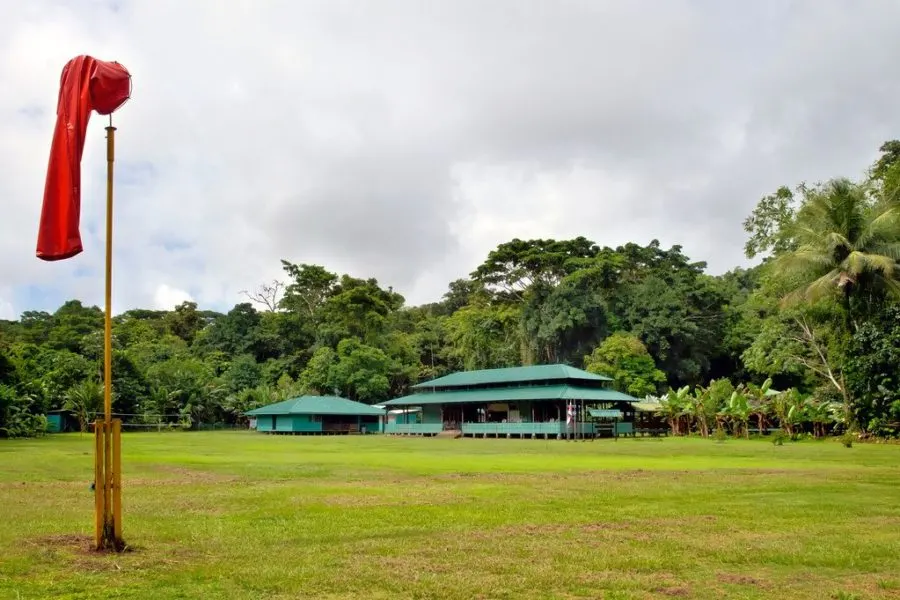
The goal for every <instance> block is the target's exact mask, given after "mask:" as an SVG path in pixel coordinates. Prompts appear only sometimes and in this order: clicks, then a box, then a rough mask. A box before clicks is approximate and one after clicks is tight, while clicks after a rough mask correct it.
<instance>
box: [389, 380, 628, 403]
mask: <svg viewBox="0 0 900 600" xmlns="http://www.w3.org/2000/svg"><path fill="white" fill-rule="evenodd" d="M522 400H532V401H538V402H539V401H552V400H586V401H588V402H637V399H636V398H632V397H631V396H629V395H628V394H623V393H622V392H617V391H616V390H610V389H603V388H586V387H578V386H573V385H565V384H557V385H533V386H525V387H508V388H488V389H483V390H450V391H446V392H430V393H429V392H422V393H418V394H412V395H410V396H404V397H402V398H396V399H394V400H389V401H388V402H385V403H384V405H385V406H419V405H423V404H459V403H471V402H507V401H511V402H515V401H522Z"/></svg>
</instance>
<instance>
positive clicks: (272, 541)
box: [0, 432, 900, 600]
mask: <svg viewBox="0 0 900 600" xmlns="http://www.w3.org/2000/svg"><path fill="white" fill-rule="evenodd" d="M123 448H124V456H125V464H124V470H125V475H124V486H125V493H124V499H125V502H126V507H125V537H126V540H128V541H129V543H131V544H133V545H134V546H135V550H134V551H133V552H129V553H126V554H123V555H118V556H102V555H95V554H92V553H90V552H87V551H85V547H86V545H87V543H88V539H89V536H90V534H91V533H92V529H91V528H92V509H93V503H92V495H91V492H90V491H89V485H90V479H91V477H92V467H91V460H92V455H91V451H92V448H91V438H90V437H89V436H87V435H85V436H83V437H82V436H79V435H77V434H75V435H58V436H50V437H47V438H43V439H38V440H27V441H0V506H2V518H3V520H2V526H0V598H4V599H5V598H23V599H24V598H42V597H52V598H106V597H109V598H136V599H137V598H140V599H148V598H149V599H152V600H163V599H166V598H297V597H317V598H449V599H454V598H459V599H464V598H465V599H468V598H673V597H681V598H722V597H728V598H793V599H798V598H810V599H812V598H816V599H821V598H829V597H833V598H844V599H849V598H860V599H875V598H900V446H874V445H856V446H854V447H853V448H851V449H847V448H844V447H842V446H841V445H840V444H838V443H837V442H835V441H828V442H813V441H809V442H802V443H796V444H790V443H788V444H786V445H785V446H783V447H775V446H773V445H772V444H771V443H769V442H768V441H749V442H745V441H735V440H729V441H727V442H725V443H716V442H713V441H710V440H698V439H662V440H653V439H647V440H640V439H638V440H619V441H618V442H616V441H612V440H609V441H596V442H559V441H549V442H546V441H532V440H469V439H467V440H449V439H448V440H445V439H401V438H385V437H379V436H370V437H342V438H322V437H317V438H311V437H270V436H263V435H258V434H254V433H249V432H215V433H169V434H156V433H145V434H132V435H126V436H125V437H124V439H123Z"/></svg>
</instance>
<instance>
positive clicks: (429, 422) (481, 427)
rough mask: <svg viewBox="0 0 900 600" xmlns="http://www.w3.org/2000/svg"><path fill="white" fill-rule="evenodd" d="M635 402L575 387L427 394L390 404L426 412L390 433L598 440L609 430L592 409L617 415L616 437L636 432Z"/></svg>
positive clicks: (393, 426)
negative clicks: (615, 412)
mask: <svg viewBox="0 0 900 600" xmlns="http://www.w3.org/2000/svg"><path fill="white" fill-rule="evenodd" d="M636 401H637V400H636V399H635V398H632V397H631V396H628V395H627V394H622V393H621V392H617V391H615V390H611V389H606V388H580V387H576V386H572V385H541V386H521V387H508V388H499V389H471V390H453V391H438V392H422V393H417V394H412V395H410V396H405V397H403V398H397V399H395V400H391V401H389V402H386V403H385V405H386V406H389V407H390V406H393V407H402V406H417V407H421V409H422V410H421V413H419V414H420V419H418V420H417V422H415V423H409V422H407V423H402V424H400V423H395V424H391V423H388V424H387V425H386V426H385V433H388V434H400V435H437V434H438V433H440V432H442V431H455V432H458V433H459V434H461V435H462V436H464V437H506V438H542V439H550V438H555V439H564V438H565V439H593V438H594V437H596V436H597V435H600V434H602V433H603V432H604V431H605V430H606V428H605V427H604V426H603V425H602V424H600V423H598V422H597V420H596V419H595V418H594V417H592V416H591V414H590V411H591V410H594V411H596V410H610V411H617V414H620V415H621V417H622V418H621V420H619V421H617V423H616V425H615V427H614V428H613V430H612V433H613V435H621V434H623V433H628V430H629V428H630V427H632V423H631V421H632V420H633V415H634V411H633V409H632V407H631V403H633V402H636Z"/></svg>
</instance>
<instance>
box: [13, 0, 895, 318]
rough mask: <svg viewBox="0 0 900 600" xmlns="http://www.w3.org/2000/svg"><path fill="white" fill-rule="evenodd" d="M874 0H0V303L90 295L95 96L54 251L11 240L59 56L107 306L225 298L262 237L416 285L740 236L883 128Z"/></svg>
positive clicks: (27, 219)
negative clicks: (540, 256) (101, 97)
mask: <svg viewBox="0 0 900 600" xmlns="http://www.w3.org/2000/svg"><path fill="white" fill-rule="evenodd" d="M898 31H900V2H896V1H894V0H852V1H851V0H846V1H840V0H810V1H791V0H782V1H780V2H768V1H760V0H755V1H753V2H729V1H726V0H683V1H682V0H654V1H649V0H648V1H637V0H621V1H618V2H611V1H610V2H607V1H602V0H583V1H577V0H571V1H564V0H558V1H550V0H546V1H544V0H472V1H469V0H444V1H442V2H436V1H427V0H409V1H392V0H377V1H375V0H372V1H363V0H356V1H338V0H322V1H321V2H310V1H298V0H284V1H274V0H272V1H266V0H221V2H217V1H215V0H190V1H188V0H81V1H76V0H68V1H63V0H29V1H28V2H13V1H11V0H4V1H2V2H0V48H2V53H0V90H2V94H0V198H2V203H3V204H2V212H0V318H15V317H17V316H18V315H19V314H20V313H21V312H22V311H24V310H29V309H42V310H55V308H56V307H58V305H59V304H60V303H61V302H62V301H63V300H65V299H67V298H72V297H76V298H79V299H81V300H82V301H83V302H86V303H91V304H100V303H101V302H102V291H103V279H102V265H103V238H102V233H103V227H102V224H103V221H102V219H103V215H104V213H103V200H104V193H103V189H104V188H103V185H104V181H105V179H104V173H105V159H104V153H105V147H104V139H103V138H104V131H103V126H104V118H103V117H100V116H98V115H96V114H95V115H94V116H93V118H92V121H91V124H90V127H89V130H88V140H87V147H86V149H85V153H84V158H83V163H82V169H83V170H82V172H83V177H84V181H83V189H84V192H83V198H82V235H83V239H84V245H85V250H84V252H83V253H82V254H81V255H79V256H78V257H76V258H74V259H71V260H67V261H62V262H56V263H46V262H43V261H40V260H38V259H37V258H36V257H35V254H34V252H35V243H36V236H37V225H38V220H39V215H40V207H41V198H42V194H43V185H44V177H45V172H46V171H45V170H46V166H47V159H48V156H49V149H50V141H51V137H52V133H53V126H54V122H55V118H56V117H55V111H56V100H57V95H58V86H59V76H60V72H61V69H62V67H63V65H64V64H65V63H66V61H68V60H69V59H70V58H72V57H74V56H76V55H78V54H89V55H92V56H95V57H96V58H99V59H101V60H116V61H119V62H121V63H122V64H123V65H125V66H126V67H127V68H128V69H129V70H130V71H131V73H132V76H133V82H134V92H133V98H132V99H131V100H130V101H129V102H128V103H127V104H126V105H125V106H123V107H122V108H121V109H120V110H119V112H117V113H116V114H115V116H114V118H115V124H116V125H117V127H118V134H117V159H118V162H117V168H118V171H117V180H116V184H117V195H116V202H117V204H116V238H115V248H116V255H115V261H116V262H115V278H114V286H115V287H114V309H115V310H116V311H117V312H118V311H121V310H125V309H127V308H132V307H138V306H140V307H153V308H171V307H173V306H174V305H175V304H176V303H178V302H181V301H182V300H184V299H188V298H190V299H194V300H196V301H197V302H198V303H200V305H201V306H203V307H208V308H214V309H219V310H227V309H228V308H230V307H231V306H232V305H233V304H234V303H236V302H238V301H241V296H240V295H239V291H240V290H242V289H246V288H252V287H254V286H256V285H257V284H259V283H261V282H263V281H265V280H270V279H272V278H274V277H280V276H281V270H280V263H279V259H281V258H285V259H288V260H290V261H293V262H298V263H300V262H310V263H317V264H322V265H325V266H326V267H327V268H329V269H331V270H333V271H337V272H349V273H351V274H353V275H356V276H359V277H369V276H375V277H377V278H378V279H379V280H380V281H381V282H382V283H383V284H384V285H392V286H393V287H394V288H395V289H396V290H397V291H399V292H401V293H403V294H404V295H405V296H406V298H407V300H408V301H409V302H410V303H420V302H427V301H432V300H437V299H438V298H439V297H440V296H441V294H442V293H443V292H444V291H445V289H446V284H447V282H448V281H450V280H451V279H455V278H458V277H461V276H465V275H466V274H468V273H469V272H470V271H472V270H473V269H474V268H475V267H476V266H477V265H478V264H479V263H480V262H481V261H482V260H483V259H484V257H485V256H486V254H487V252H488V251H489V250H491V249H492V248H494V247H495V246H496V245H497V244H498V243H501V242H503V241H506V240H509V239H511V238H513V237H521V238H530V237H558V238H565V237H574V236H577V235H584V236H586V237H588V238H590V239H593V240H595V241H596V242H598V243H600V244H603V245H610V246H615V245H618V244H621V243H624V242H627V241H635V242H638V243H642V244H643V243H647V242H649V241H650V240H651V239H653V238H657V239H659V240H660V241H661V242H662V243H663V244H664V245H671V244H681V245H683V246H684V248H685V251H686V252H687V253H688V254H689V256H691V257H692V258H694V259H695V260H706V261H708V263H709V267H710V271H711V272H714V273H718V272H723V271H725V270H727V269H729V268H732V267H733V266H735V265H738V264H744V263H745V261H744V259H743V257H742V246H743V242H744V234H743V231H742V229H741V221H742V220H743V218H744V217H745V216H746V215H747V213H748V212H749V211H750V210H751V209H752V208H753V206H754V205H755V203H756V202H757V200H758V199H759V197H760V196H761V195H763V194H765V193H768V192H770V191H772V190H774V189H775V188H777V187H778V186H779V185H782V184H795V183H797V182H800V181H803V180H806V181H815V180H820V179H823V178H827V177H831V176H835V175H847V176H851V177H856V176H859V175H860V174H861V173H862V172H863V170H864V169H865V168H866V166H867V165H868V164H869V163H870V162H871V161H872V160H873V159H874V158H875V157H876V155H877V148H878V146H879V145H880V144H881V143H882V142H883V141H884V140H886V139H892V138H898V137H900V109H898V106H900V104H898V101H900V71H898V70H897V67H896V65H897V57H898V56H900V36H898V35H897V32H898Z"/></svg>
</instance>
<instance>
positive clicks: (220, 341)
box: [0, 142, 900, 436]
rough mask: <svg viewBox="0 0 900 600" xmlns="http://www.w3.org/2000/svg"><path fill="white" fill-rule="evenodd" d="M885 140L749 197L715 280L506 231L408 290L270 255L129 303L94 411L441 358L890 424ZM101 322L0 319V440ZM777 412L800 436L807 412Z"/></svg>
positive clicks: (352, 389)
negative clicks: (259, 271) (157, 301)
mask: <svg viewBox="0 0 900 600" xmlns="http://www.w3.org/2000/svg"><path fill="white" fill-rule="evenodd" d="M898 148H900V142H888V143H886V144H885V145H884V146H882V149H881V150H882V156H881V158H880V159H879V160H878V161H877V162H876V164H875V165H874V166H873V168H872V169H871V172H870V175H869V176H867V177H866V178H865V179H864V180H863V181H859V182H853V181H849V180H846V179H835V180H833V181H829V182H826V183H823V184H821V185H815V186H807V185H800V186H797V187H796V188H795V189H791V188H788V187H783V188H780V189H779V190H778V191H777V192H776V193H774V194H772V195H769V196H766V197H764V198H763V199H762V200H761V201H760V203H759V204H758V206H757V208H756V209H755V210H754V211H753V213H752V214H751V215H750V216H749V217H748V218H747V220H746V221H745V222H744V226H745V229H746V230H747V232H748V234H749V240H748V242H747V245H746V252H747V255H748V257H751V258H752V257H755V256H758V255H759V256H763V257H764V258H763V260H762V262H761V264H759V265H758V266H756V267H754V268H752V269H735V270H734V271H731V272H728V273H725V274H723V275H719V276H712V275H709V274H707V273H706V265H705V263H702V262H695V261H692V260H691V259H690V258H688V257H687V256H685V254H684V253H683V252H682V249H681V247H679V246H673V247H671V248H668V249H665V248H662V247H660V245H659V243H658V242H656V241H653V242H651V243H650V244H649V245H647V246H641V245H638V244H633V243H632V244H626V245H624V246H621V247H618V248H609V247H603V246H600V245H598V244H595V243H594V242H592V241H590V240H588V239H586V238H583V237H579V238H575V239H572V240H520V239H514V240H511V241H509V242H506V243H503V244H500V245H499V246H498V247H497V248H496V249H495V250H493V251H492V252H490V254H489V255H488V256H487V258H486V260H485V261H484V263H483V264H481V265H480V266H479V267H478V268H477V269H476V270H475V271H474V272H473V273H472V274H471V276H470V277H469V278H466V279H461V280H458V281H454V282H451V283H450V285H449V288H448V291H447V293H446V294H445V295H444V297H443V299H442V300H441V301H440V302H436V303H433V304H427V305H424V306H415V307H409V306H405V302H404V298H403V297H402V296H401V295H400V294H398V293H397V292H395V291H394V290H392V289H390V288H387V289H385V288H384V287H382V286H381V285H380V284H379V282H378V281H376V280H375V279H358V278H355V277H352V276H350V275H339V274H337V273H332V272H330V271H328V270H327V268H325V267H323V266H319V265H309V264H293V263H290V262H288V261H282V265H283V268H284V272H285V281H284V282H278V281H277V282H274V283H272V284H268V285H263V286H261V287H260V288H259V290H257V291H256V292H253V293H249V294H248V299H249V300H251V301H250V302H245V303H241V304H238V305H236V306H235V307H234V308H232V309H231V310H230V311H228V312H227V313H225V314H220V313H216V312H212V311H203V310H200V309H199V308H198V306H197V305H196V304H194V303H191V302H186V303H184V304H182V305H180V306H178V307H176V308H175V309H174V310H172V311H150V310H130V311H128V312H126V313H124V314H121V315H117V316H116V317H115V320H114V325H113V336H114V356H113V361H114V377H113V378H114V381H113V387H114V394H115V397H114V402H115V405H114V406H115V412H117V413H120V414H123V415H125V418H126V419H127V420H129V421H131V422H133V423H141V422H143V423H156V422H159V421H163V422H183V423H192V424H194V425H196V424H199V423H204V422H205V423H209V422H232V423H233V422H236V421H239V420H240V419H241V414H242V413H243V412H244V411H245V410H247V409H249V408H252V407H255V406H258V405H260V404H265V403H269V402H274V401H277V400H279V399H282V398H284V397H287V396H290V395H292V394H299V393H302V392H305V393H329V394H330V393H336V394H340V395H343V396H346V397H348V398H353V399H357V400H360V401H363V402H368V403H374V402H378V401H382V400H386V399H388V398H391V397H394V396H398V395H401V394H404V393H406V392H407V391H408V388H409V385H410V384H412V383H414V382H416V381H421V380H425V379H430V378H433V377H436V376H440V375H443V374H446V373H448V372H451V371H455V370H460V369H478V368H491V367H502V366H512V365H518V364H534V363H555V362H563V363H568V364H573V365H576V366H584V367H585V368H588V369H589V370H592V371H596V372H605V373H607V374H609V375H612V376H614V377H615V378H616V380H617V386H618V387H619V388H620V389H621V390H623V391H627V392H629V393H631V394H633V395H636V396H645V395H661V396H665V397H667V398H674V397H675V396H674V395H677V393H679V392H678V391H679V390H682V389H684V388H686V387H687V389H689V390H691V389H692V390H693V391H690V393H691V394H692V397H694V398H705V402H701V404H703V406H702V407H701V408H695V409H690V410H693V411H694V413H696V414H693V413H692V414H693V416H692V417H690V418H681V417H679V419H680V421H677V420H672V423H673V427H676V426H677V423H678V422H680V423H681V425H682V428H688V429H695V430H697V431H699V432H700V433H704V434H708V433H709V429H710V427H712V426H715V425H716V423H723V422H724V423H727V424H728V427H729V428H730V429H732V430H733V432H734V433H735V434H738V435H740V434H742V433H746V430H747V425H746V420H745V419H744V417H743V416H742V415H743V413H744V412H747V411H749V410H751V409H752V402H750V400H747V399H748V398H750V399H752V397H753V391H752V390H754V389H758V387H759V386H760V385H761V384H762V383H763V381H764V380H767V379H770V380H771V382H772V385H773V387H775V388H776V389H780V390H790V392H789V393H786V394H784V395H783V397H782V396H779V398H782V400H783V401H784V402H797V403H801V404H802V405H803V406H804V407H806V408H804V410H806V411H807V412H809V411H810V410H812V408H810V407H813V406H816V407H819V406H827V407H833V406H835V403H836V404H837V405H838V406H840V407H842V409H843V410H842V415H843V416H842V417H841V419H840V421H841V422H842V423H844V424H845V425H847V426H848V427H855V428H858V429H859V430H860V431H862V432H871V433H875V434H878V435H895V434H896V433H897V431H898V428H900V405H898V402H900V392H898V385H897V375H896V373H900V353H898V352H897V350H896V348H897V347H898V346H900V329H898V327H897V325H896V317H897V311H898V309H897V298H898V296H900V267H898V259H900V176H898V174H900V150H898ZM102 326H103V315H102V312H101V311H100V310H99V309H98V308H96V307H87V306H83V305H82V304H81V303H80V302H78V301H76V300H72V301H69V302H67V303H65V304H64V305H63V306H62V307H60V308H59V309H58V310H57V311H56V312H55V313H53V314H49V313H46V312H26V313H24V314H23V315H22V316H21V318H20V319H19V320H18V321H15V322H0V434H4V435H8V436H19V435H28V434H29V433H30V432H34V431H36V430H39V429H40V428H41V427H42V422H41V415H43V414H44V413H45V412H46V411H47V410H50V409H56V408H63V407H65V408H69V409H71V410H73V411H74V412H75V414H76V415H78V417H79V419H80V420H81V421H82V423H84V422H86V421H87V420H89V419H90V418H91V416H92V415H93V414H94V413H95V412H96V411H97V410H98V406H99V403H100V400H99V399H98V398H102V396H98V393H99V392H98V389H99V388H98V383H99V381H100V376H101V370H100V367H101V362H102ZM711 382H712V383H711ZM726 384H727V386H726ZM716 386H719V387H722V389H723V390H724V387H728V386H730V389H729V390H726V391H727V393H725V392H723V391H722V390H718V388H717V387H716ZM723 386H724V387H723ZM754 386H756V387H754ZM716 390H718V391H716ZM669 392H671V393H669ZM685 393H688V392H685ZM733 393H737V394H738V396H735V397H734V398H732V394H733ZM741 398H744V399H745V400H747V406H746V407H745V406H744V404H743V403H744V400H741ZM791 398H793V400H792V399H791ZM782 400H780V401H782ZM678 402H681V401H678ZM678 402H676V404H677V403H678ZM735 403H737V404H735ZM695 404H696V403H695ZM799 405H800V404H798V406H799ZM685 406H686V405H685ZM685 410H688V409H685ZM698 410H699V411H700V412H701V413H702V414H703V415H705V416H703V417H698V416H697V414H699V413H697V412H696V411H698ZM726 410H727V411H730V412H727V413H723V412H722V411H726ZM822 410H824V409H822ZM704 411H705V412H704ZM772 411H775V407H774V406H773V407H772ZM795 412H796V411H795ZM809 414H812V413H809ZM717 415H720V416H721V415H726V416H727V418H724V420H723V419H722V418H718V417H717ZM736 415H737V416H736ZM682 417H684V415H682ZM775 418H776V419H777V420H778V421H779V423H780V426H782V427H783V426H784V425H785V423H784V422H783V419H782V418H781V417H779V416H778V415H776V416H775ZM784 418H787V414H785V415H784ZM717 419H718V421H717ZM798 423H800V424H802V423H806V424H805V425H803V426H804V427H806V426H807V425H809V424H810V423H812V424H813V425H812V426H811V428H812V429H815V430H816V431H818V430H819V428H818V427H816V426H814V424H815V421H814V420H813V419H812V418H811V417H810V418H808V419H806V420H805V421H798Z"/></svg>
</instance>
